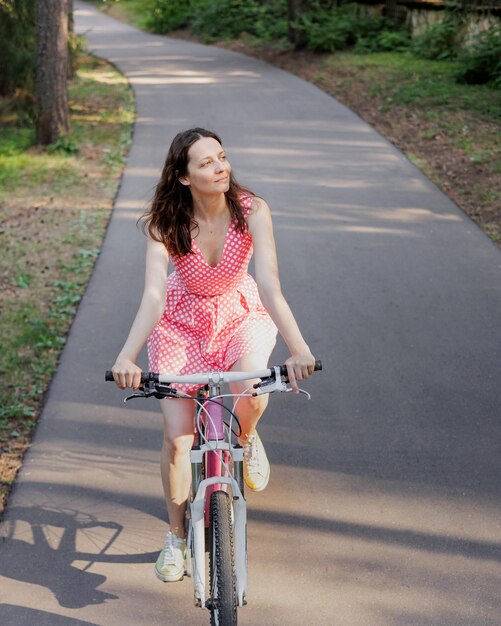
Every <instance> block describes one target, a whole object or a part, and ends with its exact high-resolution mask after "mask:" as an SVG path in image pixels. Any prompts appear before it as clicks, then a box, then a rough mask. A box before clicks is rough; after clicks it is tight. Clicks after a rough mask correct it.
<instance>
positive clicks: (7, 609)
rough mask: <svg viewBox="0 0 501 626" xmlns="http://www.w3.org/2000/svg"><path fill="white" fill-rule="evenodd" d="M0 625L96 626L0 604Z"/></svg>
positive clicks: (44, 612)
mask: <svg viewBox="0 0 501 626" xmlns="http://www.w3.org/2000/svg"><path fill="white" fill-rule="evenodd" d="M0 623H1V624H3V625H4V626H21V625H22V624H37V626H97V625H96V624H94V623H93V622H84V621H82V620H80V619H73V618H72V617H66V616H65V615H56V614H54V613H49V612H47V611H40V610H39V609H27V608H25V607H22V606H16V605H15V604H0Z"/></svg>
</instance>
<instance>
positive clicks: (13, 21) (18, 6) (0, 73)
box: [0, 0, 36, 96]
mask: <svg viewBox="0 0 501 626" xmlns="http://www.w3.org/2000/svg"><path fill="white" fill-rule="evenodd" d="M35 45H36V44H35V3H34V2H33V0H3V1H2V2H0V94H1V95H4V96H9V95H11V94H13V93H14V92H15V91H16V89H31V88H32V87H33V75H34V71H35Z"/></svg>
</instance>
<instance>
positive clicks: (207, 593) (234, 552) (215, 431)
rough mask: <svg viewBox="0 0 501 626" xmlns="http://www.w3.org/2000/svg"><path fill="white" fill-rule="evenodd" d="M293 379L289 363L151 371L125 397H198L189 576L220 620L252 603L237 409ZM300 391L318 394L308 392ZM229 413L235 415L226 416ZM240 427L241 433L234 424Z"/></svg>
mask: <svg viewBox="0 0 501 626" xmlns="http://www.w3.org/2000/svg"><path fill="white" fill-rule="evenodd" d="M321 369H322V363H321V362H320V361H316V363H315V371H319V370H321ZM105 379H106V381H113V374H112V373H111V372H110V371H108V372H106V376H105ZM250 379H260V382H258V383H255V384H254V385H253V386H252V387H249V388H248V389H246V390H245V392H244V393H242V394H222V393H221V386H222V384H224V383H230V382H237V381H242V380H250ZM181 383H184V384H193V385H201V388H200V389H199V390H198V393H197V396H196V397H194V396H191V395H188V394H185V393H184V392H181V391H178V390H176V389H175V388H173V387H171V385H172V384H181ZM287 383H288V377H287V368H286V367H285V365H282V366H275V367H272V368H268V369H265V370H258V371H253V372H222V371H210V372H208V373H205V374H203V373H197V374H188V375H184V376H171V375H167V374H165V375H163V374H155V373H152V372H143V373H142V375H141V387H140V388H139V389H138V390H136V391H135V392H134V393H133V394H131V395H129V396H127V397H126V398H125V399H124V402H127V401H129V400H131V399H133V398H151V397H155V398H159V399H162V398H190V399H192V400H193V401H194V402H195V406H196V408H195V416H194V419H195V437H194V443H193V446H192V449H191V452H190V460H191V467H192V484H191V494H190V500H189V502H188V506H187V507H186V519H185V524H186V571H185V574H186V575H187V576H188V577H192V578H193V585H194V599H195V605H196V606H198V607H201V608H204V607H205V608H208V609H209V610H210V613H211V625H212V626H235V625H236V624H237V608H238V607H242V606H244V605H245V604H246V603H247V602H246V593H247V507H246V502H245V498H244V478H243V461H244V451H243V448H242V446H240V444H239V443H238V436H239V435H240V434H241V429H240V424H239V421H238V417H237V415H236V413H235V409H236V407H237V405H238V401H239V397H242V396H247V395H252V396H258V395H262V394H264V393H274V392H276V391H279V392H287V391H292V390H291V388H290V387H288V386H287ZM251 390H252V391H251ZM248 392H250V393H248ZM300 392H301V393H303V394H305V395H306V396H308V399H309V398H310V394H309V393H308V392H306V391H304V390H300ZM226 397H232V398H235V397H236V400H235V402H234V404H233V407H232V408H231V409H230V408H229V407H227V406H225V405H224V398H226ZM225 412H226V414H227V415H228V416H229V421H228V420H226V421H225V419H224V413H225ZM234 426H235V428H237V429H238V430H237V431H235V430H233V427H234ZM207 544H208V552H209V587H208V588H207V585H206V580H207V577H206V564H205V553H206V551H207Z"/></svg>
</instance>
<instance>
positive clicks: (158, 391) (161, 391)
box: [124, 383, 177, 403]
mask: <svg viewBox="0 0 501 626" xmlns="http://www.w3.org/2000/svg"><path fill="white" fill-rule="evenodd" d="M151 397H154V398H158V399H159V400H163V398H176V397H177V393H176V390H175V389H171V387H169V386H167V385H165V387H161V386H160V385H156V384H155V383H148V386H147V387H144V386H143V387H139V390H138V391H135V392H134V393H133V394H131V395H130V396H127V397H126V398H124V403H126V402H128V401H129V400H133V399H134V398H151Z"/></svg>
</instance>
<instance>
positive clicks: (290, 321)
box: [112, 128, 315, 581]
mask: <svg viewBox="0 0 501 626" xmlns="http://www.w3.org/2000/svg"><path fill="white" fill-rule="evenodd" d="M143 220H144V221H143V225H144V228H145V232H146V234H147V237H148V241H147V252H146V278H145V286H144V293H143V297H142V300H141V305H140V307H139V311H138V313H137V315H136V318H135V320H134V322H133V324H132V327H131V330H130V333H129V336H128V338H127V341H126V342H125V345H124V347H123V348H122V350H121V352H120V354H119V355H118V358H117V360H116V362H115V365H114V366H113V368H112V370H113V375H114V378H115V381H116V383H117V385H118V386H119V387H120V388H121V389H125V388H126V387H133V388H137V387H138V386H139V385H140V375H141V370H140V368H139V367H138V366H137V365H136V364H135V362H136V359H137V356H138V354H139V352H140V350H141V348H142V347H143V345H144V343H145V341H148V358H149V368H150V370H151V371H157V372H162V373H169V374H185V373H193V372H197V371H208V370H210V369H215V370H217V369H222V370H230V369H234V370H238V371H250V370H257V369H264V368H266V367H267V362H268V358H269V356H270V354H271V351H272V349H273V346H274V344H275V339H276V331H277V328H278V330H279V332H280V334H281V335H282V337H283V338H284V340H285V342H286V344H287V346H288V348H289V350H290V353H291V356H290V358H289V359H287V361H286V365H287V371H288V375H289V380H290V383H291V386H292V388H293V389H294V390H295V391H298V386H297V381H300V380H302V379H304V378H307V377H308V376H309V375H310V374H311V373H312V372H313V368H314V364H315V359H314V357H313V355H312V354H311V352H310V350H309V348H308V346H307V345H306V343H305V341H304V339H303V337H302V336H301V333H300V331H299V328H298V326H297V324H296V321H295V319H294V316H293V314H292V312H291V310H290V308H289V306H288V304H287V302H286V301H285V299H284V297H283V295H282V292H281V288H280V280H279V275H278V266H277V258H276V250H275V242H274V238H273V229H272V223H271V216H270V210H269V207H268V205H267V204H266V202H265V201H264V200H262V199H261V198H257V197H255V196H254V195H253V194H252V193H251V192H250V191H249V190H248V189H246V188H244V187H242V186H240V185H239V184H238V183H237V182H236V180H235V178H234V177H233V174H232V171H231V166H230V163H229V162H228V159H227V157H226V154H225V151H224V149H223V147H222V145H221V141H220V139H219V137H218V136H217V135H216V134H215V133H213V132H210V131H207V130H204V129H202V128H194V129H190V130H187V131H183V132H181V133H179V134H178V135H177V136H176V137H175V138H174V140H173V142H172V145H171V147H170V149H169V153H168V155H167V159H166V162H165V165H164V168H163V171H162V175H161V178H160V181H159V183H158V185H157V188H156V191H155V195H154V198H153V201H152V205H151V208H150V210H149V211H148V212H147V213H146V215H145V216H144V217H143ZM253 249H254V253H255V274H256V282H257V284H256V282H254V280H253V279H252V278H251V277H250V276H249V274H247V267H248V263H249V260H250V257H251V256H252V252H253ZM169 258H170V259H171V260H172V263H173V265H174V268H175V271H174V272H173V273H171V274H170V275H169V276H168V277H167V265H168V261H169ZM252 382H253V381H246V382H242V383H235V384H233V385H232V393H241V392H242V391H244V389H246V388H247V387H248V386H249V385H250V384H252ZM179 387H180V388H182V389H183V391H185V392H187V393H190V394H194V393H195V392H196V388H193V387H191V388H190V387H189V386H186V385H185V386H182V385H180V386H179ZM266 404H267V396H259V397H256V398H252V397H246V398H241V399H240V401H239V403H238V418H239V421H240V424H241V427H242V435H241V442H242V445H243V446H244V454H245V463H244V477H245V481H246V483H247V485H248V486H249V487H250V488H251V489H253V490H255V491H261V490H262V489H264V488H265V487H266V485H267V483H268V480H269V474H270V470H269V464H268V461H267V458H266V453H265V451H264V448H263V445H262V443H261V441H260V439H259V437H258V435H257V433H256V424H257V422H258V420H259V418H260V417H261V415H262V414H263V411H264V409H265V408H266ZM160 406H161V410H162V415H163V420H164V439H163V446H162V453H161V475H162V483H163V488H164V493H165V500H166V504H167V511H168V516H169V522H170V531H169V532H168V534H167V538H166V541H165V544H164V548H163V550H162V551H161V552H160V555H159V557H158V560H157V562H156V565H155V572H156V575H157V576H158V578H160V579H161V580H163V581H175V580H181V579H182V578H183V575H184V567H185V553H186V539H185V530H184V513H185V508H186V502H187V499H188V493H189V489H190V483H191V468H190V459H189V452H190V448H191V445H192V442H193V402H192V401H191V400H189V399H186V400H175V401H172V400H168V399H164V400H161V401H160Z"/></svg>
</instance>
